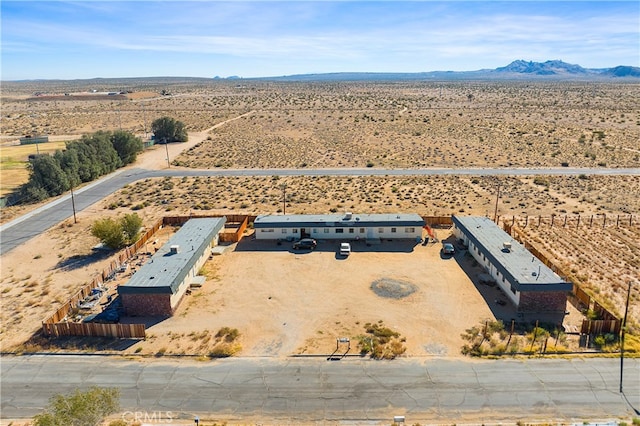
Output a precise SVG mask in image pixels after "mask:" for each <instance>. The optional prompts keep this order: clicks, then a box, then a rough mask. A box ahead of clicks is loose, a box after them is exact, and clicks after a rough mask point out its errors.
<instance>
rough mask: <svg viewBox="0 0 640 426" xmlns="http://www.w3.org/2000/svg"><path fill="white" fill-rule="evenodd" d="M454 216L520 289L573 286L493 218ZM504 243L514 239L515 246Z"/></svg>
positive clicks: (484, 252) (505, 275)
mask: <svg viewBox="0 0 640 426" xmlns="http://www.w3.org/2000/svg"><path fill="white" fill-rule="evenodd" d="M452 219H453V223H454V224H455V225H456V227H457V228H458V229H460V230H461V231H463V232H464V233H465V235H467V237H468V238H469V240H471V241H473V243H474V244H475V246H476V247H478V250H480V253H481V254H484V255H485V256H486V257H487V258H488V259H489V260H490V262H491V263H492V264H493V265H494V266H495V267H496V269H497V270H498V271H500V272H501V273H502V275H503V276H504V277H505V278H506V279H507V280H508V281H509V282H511V283H512V284H513V285H514V287H515V288H516V289H517V290H519V291H565V290H566V291H571V290H572V288H573V285H572V284H571V283H568V282H566V281H564V280H563V279H562V278H560V276H558V275H557V274H556V273H555V272H553V271H552V270H551V269H550V268H549V267H547V266H546V265H545V264H544V263H542V262H541V261H540V260H539V259H538V258H537V257H535V256H534V255H533V254H531V252H530V251H529V250H527V249H526V248H525V247H524V246H523V245H522V244H520V243H519V242H517V241H516V240H515V239H513V237H511V235H509V234H507V233H506V232H505V231H504V230H502V229H501V228H500V227H499V226H498V225H496V224H495V223H494V222H493V221H492V220H491V219H489V218H487V217H482V216H453V217H452ZM504 243H510V244H511V249H509V250H505V249H504Z"/></svg>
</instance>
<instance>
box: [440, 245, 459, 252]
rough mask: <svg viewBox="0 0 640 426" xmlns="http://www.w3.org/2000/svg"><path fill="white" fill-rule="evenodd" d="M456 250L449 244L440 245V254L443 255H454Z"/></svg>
mask: <svg viewBox="0 0 640 426" xmlns="http://www.w3.org/2000/svg"><path fill="white" fill-rule="evenodd" d="M455 252H456V249H455V248H454V247H453V244H451V243H443V244H442V253H443V254H455Z"/></svg>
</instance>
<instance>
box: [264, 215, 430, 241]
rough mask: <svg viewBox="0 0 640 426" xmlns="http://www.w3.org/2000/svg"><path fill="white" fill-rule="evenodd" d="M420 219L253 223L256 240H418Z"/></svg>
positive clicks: (303, 218)
mask: <svg viewBox="0 0 640 426" xmlns="http://www.w3.org/2000/svg"><path fill="white" fill-rule="evenodd" d="M423 226H424V220H423V219H422V218H421V217H420V216H419V215H417V214H414V213H411V214H407V213H393V214H352V213H344V214H294V215H260V216H258V217H256V219H255V221H254V222H253V227H254V229H255V236H256V239H259V240H280V239H299V238H317V239H341V240H355V239H361V240H373V239H379V238H385V239H387V238H393V239H417V238H422V231H423V228H422V227H423Z"/></svg>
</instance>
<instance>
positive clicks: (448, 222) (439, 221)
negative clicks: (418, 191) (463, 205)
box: [421, 216, 453, 226]
mask: <svg viewBox="0 0 640 426" xmlns="http://www.w3.org/2000/svg"><path fill="white" fill-rule="evenodd" d="M421 217H422V220H424V222H425V224H427V225H429V226H452V225H453V220H452V219H451V216H421Z"/></svg>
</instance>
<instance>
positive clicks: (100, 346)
mask: <svg viewBox="0 0 640 426" xmlns="http://www.w3.org/2000/svg"><path fill="white" fill-rule="evenodd" d="M140 340H141V339H126V338H125V339H119V338H117V337H95V336H60V337H47V336H44V335H43V334H42V330H38V331H36V332H35V333H33V334H32V335H31V337H30V338H29V339H28V340H27V341H26V342H24V343H23V344H21V345H19V346H17V347H16V348H12V350H14V351H15V352H19V353H24V354H29V353H43V352H47V353H51V352H53V353H55V352H67V351H69V352H76V351H78V352H82V353H83V355H101V352H111V351H124V350H126V349H129V348H130V347H131V346H133V345H135V344H136V343H138V342H139V341H140Z"/></svg>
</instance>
